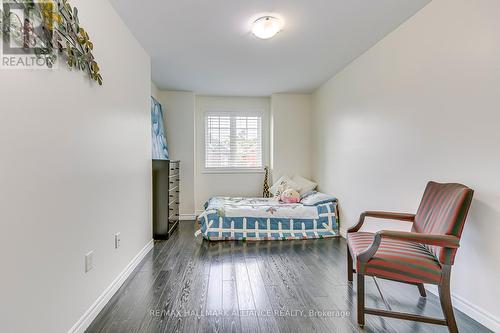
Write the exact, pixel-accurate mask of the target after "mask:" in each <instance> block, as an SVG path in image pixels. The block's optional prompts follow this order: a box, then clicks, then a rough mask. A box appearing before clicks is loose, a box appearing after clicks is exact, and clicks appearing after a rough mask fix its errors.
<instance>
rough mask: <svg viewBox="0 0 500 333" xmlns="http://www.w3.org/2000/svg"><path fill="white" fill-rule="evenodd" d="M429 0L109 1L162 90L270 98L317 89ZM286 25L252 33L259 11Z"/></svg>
mask: <svg viewBox="0 0 500 333" xmlns="http://www.w3.org/2000/svg"><path fill="white" fill-rule="evenodd" d="M430 1H431V0H176V1H173V0H142V1H139V0H135V1H131V0H111V3H112V5H113V6H114V7H115V9H116V10H117V11H118V13H119V14H120V16H121V17H122V18H123V20H124V21H125V23H126V24H127V25H128V27H129V29H130V30H131V31H132V33H133V34H134V35H135V37H136V38H137V39H138V40H139V42H140V43H141V44H142V45H143V47H144V48H145V49H146V51H147V52H148V53H149V54H150V55H151V58H152V76H153V77H152V79H153V81H154V82H155V83H156V84H157V85H158V87H159V88H160V89H169V90H189V91H195V92H196V93H198V94H207V95H226V96H229V95H232V96H268V95H271V94H272V93H279V92H311V91H313V90H314V89H316V88H317V87H319V86H320V85H321V84H322V83H324V82H325V81H327V80H328V79H329V78H331V77H332V76H333V75H334V74H335V73H337V72H339V71H340V70H341V69H342V68H344V67H345V66H346V65H347V64H348V63H350V62H351V61H352V60H354V59H355V58H357V57H358V56H360V55H361V54H362V53H363V52H364V51H366V50H367V49H369V48H370V47H371V46H372V45H374V44H375V43H376V42H378V41H379V40H381V39H382V38H383V37H384V36H386V35H387V34H388V33H389V32H391V31H392V30H394V29H395V28H396V27H398V26H399V25H400V24H401V23H403V22H404V21H406V20H407V19H408V18H409V17H411V16H412V15H414V14H415V13H416V12H417V11H418V10H420V9H421V8H423V7H424V6H425V5H426V4H428V3H429V2H430ZM261 13H276V14H279V15H280V16H281V17H283V19H284V20H285V28H284V30H283V31H282V32H281V33H279V34H278V35H277V36H276V37H274V38H272V39H270V40H259V39H257V38H256V37H254V36H253V35H252V34H251V33H250V24H251V22H252V19H253V18H255V16H256V15H257V14H261Z"/></svg>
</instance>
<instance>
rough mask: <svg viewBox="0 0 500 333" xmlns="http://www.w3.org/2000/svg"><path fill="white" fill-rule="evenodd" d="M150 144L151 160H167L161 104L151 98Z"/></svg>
mask: <svg viewBox="0 0 500 333" xmlns="http://www.w3.org/2000/svg"><path fill="white" fill-rule="evenodd" d="M151 142H152V147H153V156H152V158H153V160H168V148H167V139H166V137H165V129H164V127H163V110H162V108H161V104H160V103H158V101H157V100H156V99H154V98H153V97H151Z"/></svg>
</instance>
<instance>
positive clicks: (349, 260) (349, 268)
mask: <svg viewBox="0 0 500 333" xmlns="http://www.w3.org/2000/svg"><path fill="white" fill-rule="evenodd" d="M352 270H353V266H352V256H351V251H350V250H349V245H347V281H349V282H352Z"/></svg>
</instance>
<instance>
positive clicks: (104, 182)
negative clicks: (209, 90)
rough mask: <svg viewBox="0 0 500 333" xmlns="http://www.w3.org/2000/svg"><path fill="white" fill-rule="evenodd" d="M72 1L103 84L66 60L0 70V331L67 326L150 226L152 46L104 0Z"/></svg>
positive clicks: (146, 237) (144, 239)
mask: <svg viewBox="0 0 500 333" xmlns="http://www.w3.org/2000/svg"><path fill="white" fill-rule="evenodd" d="M72 3H73V4H74V5H75V6H77V7H78V9H79V13H80V21H81V23H82V25H83V26H84V27H85V29H86V30H87V31H88V33H89V35H90V36H91V39H92V41H93V42H94V45H95V52H94V54H95V56H96V59H97V60H98V62H99V65H100V67H101V71H102V75H103V77H104V85H103V86H102V87H99V86H98V85H97V84H95V83H94V82H91V81H90V80H89V79H88V77H87V75H86V74H84V73H81V72H75V71H69V70H67V69H66V66H65V64H64V63H61V64H60V65H59V69H57V70H53V71H45V70H36V71H28V70H8V71H7V70H5V71H0V78H1V79H0V91H1V101H2V106H1V108H0V158H1V162H0V224H1V232H0V253H1V254H0V256H1V263H2V276H1V278H0V280H1V283H0V295H1V296H0V297H1V301H0V323H1V324H0V325H1V328H0V330H1V331H2V332H9V333H10V332H16V333H24V332H40V333H43V332H47V333H58V332H67V331H68V330H69V329H70V328H71V327H72V326H73V325H74V324H75V323H76V322H77V321H78V319H79V318H80V317H81V316H82V315H83V314H84V312H85V311H86V310H87V309H89V307H90V306H91V304H92V303H94V301H96V299H97V298H98V296H99V295H101V293H102V292H103V291H104V290H105V288H106V287H108V286H109V285H110V283H111V282H112V281H113V280H114V279H115V278H116V277H117V275H119V273H120V272H121V271H122V270H123V269H124V268H125V267H126V266H127V264H129V262H130V261H131V260H132V259H133V258H134V257H135V256H136V255H137V254H138V253H139V251H140V250H141V249H143V248H144V247H145V245H146V244H148V243H149V242H150V240H151V236H152V230H151V225H152V223H151V143H150V137H151V134H150V133H151V125H150V99H149V96H150V93H151V87H150V77H151V76H150V59H149V56H148V55H147V54H146V53H145V52H144V50H143V49H142V48H141V47H140V46H139V44H138V43H137V42H136V40H135V39H134V38H133V37H132V35H131V34H130V33H129V31H128V30H127V28H126V27H125V25H124V24H123V23H122V21H121V19H120V18H119V17H118V15H117V14H116V13H115V12H114V10H113V9H112V7H111V6H110V4H109V3H108V1H102V0H85V1H83V0H74V1H73V2H72ZM116 232H121V238H122V244H121V248H120V249H118V250H115V249H114V234H115V233H116ZM91 250H94V263H95V268H94V270H92V271H90V272H89V273H87V274H85V272H84V254H85V253H87V252H89V251H91Z"/></svg>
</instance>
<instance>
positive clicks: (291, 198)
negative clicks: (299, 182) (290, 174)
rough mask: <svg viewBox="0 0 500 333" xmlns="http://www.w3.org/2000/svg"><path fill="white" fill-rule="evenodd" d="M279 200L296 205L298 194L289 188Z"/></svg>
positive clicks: (298, 199)
mask: <svg viewBox="0 0 500 333" xmlns="http://www.w3.org/2000/svg"><path fill="white" fill-rule="evenodd" d="M280 200H281V201H283V202H284V203H298V202H300V194H299V192H297V191H296V190H294V189H293V188H289V189H286V190H285V191H283V193H282V194H281V196H280Z"/></svg>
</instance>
